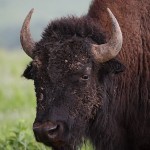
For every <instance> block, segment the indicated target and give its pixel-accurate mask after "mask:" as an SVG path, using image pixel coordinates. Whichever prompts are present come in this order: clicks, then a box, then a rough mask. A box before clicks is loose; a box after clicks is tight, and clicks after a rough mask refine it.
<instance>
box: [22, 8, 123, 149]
mask: <svg viewBox="0 0 150 150" xmlns="http://www.w3.org/2000/svg"><path fill="white" fill-rule="evenodd" d="M32 13H33V10H31V11H30V12H29V14H28V15H27V17H26V19H25V21H24V24H23V27H22V30H21V44H22V47H23V49H24V51H25V52H26V54H27V55H28V56H30V57H31V58H32V59H33V61H32V62H31V63H30V65H29V66H28V67H27V69H26V70H25V71H24V76H25V77H26V78H27V79H33V80H34V85H35V92H36V97H37V114H36V119H35V122H34V124H33V131H34V134H35V138H36V140H37V141H39V142H43V143H44V144H46V145H48V146H52V147H53V148H54V149H55V150H64V149H65V150H67V149H68V150H74V149H77V147H78V146H80V145H81V143H82V142H83V140H84V139H85V138H88V134H89V130H90V128H89V127H90V123H91V122H92V121H93V120H94V118H95V116H96V114H97V112H98V111H99V110H100V109H101V107H103V102H104V100H105V99H106V98H107V89H106V86H107V84H106V80H107V77H108V76H110V75H112V74H116V73H118V72H121V71H122V65H121V64H120V63H119V62H118V61H116V60H114V59H113V58H114V57H115V56H116V55H117V54H118V53H119V51H120V50H121V46H122V33H121V30H120V27H119V24H118V22H117V20H116V18H115V17H114V15H113V14H112V12H111V11H110V10H109V9H108V13H109V16H110V19H111V22H112V36H111V38H110V40H109V41H108V42H106V40H105V36H104V35H103V34H102V30H101V28H100V25H99V24H98V23H95V22H94V21H93V20H92V19H90V18H89V17H88V16H83V17H81V18H77V17H68V18H61V19H60V20H55V21H53V22H51V23H50V24H49V25H48V27H47V28H46V29H45V31H44V32H43V35H42V39H41V40H40V41H39V42H37V43H35V42H34V41H33V40H32V38H31V34H30V30H29V23H30V18H31V15H32ZM108 84H109V83H108Z"/></svg>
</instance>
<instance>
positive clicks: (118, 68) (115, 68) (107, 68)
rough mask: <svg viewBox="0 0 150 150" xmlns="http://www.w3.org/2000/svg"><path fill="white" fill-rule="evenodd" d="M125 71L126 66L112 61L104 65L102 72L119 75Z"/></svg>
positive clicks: (114, 60)
mask: <svg viewBox="0 0 150 150" xmlns="http://www.w3.org/2000/svg"><path fill="white" fill-rule="evenodd" d="M124 70H125V66H124V65H123V64H122V63H121V62H119V61H118V60H116V59H112V60H110V61H108V62H106V63H104V64H102V66H101V69H100V72H103V73H104V74H105V75H107V74H110V73H111V74H118V73H120V72H123V71H124Z"/></svg>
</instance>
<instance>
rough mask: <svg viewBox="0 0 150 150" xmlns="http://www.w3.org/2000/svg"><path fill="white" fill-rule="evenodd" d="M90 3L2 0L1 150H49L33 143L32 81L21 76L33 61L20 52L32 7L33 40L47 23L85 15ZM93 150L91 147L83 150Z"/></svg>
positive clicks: (87, 146) (0, 70) (0, 25)
mask: <svg viewBox="0 0 150 150" xmlns="http://www.w3.org/2000/svg"><path fill="white" fill-rule="evenodd" d="M90 2H91V0H61V1H60V0H0V150H46V149H48V148H46V147H45V146H43V145H42V144H38V143H37V142H35V140H34V136H33V133H32V123H33V121H34V118H35V113H36V100H35V94H34V86H33V81H30V80H26V79H24V78H23V77H21V75H22V73H23V71H24V69H25V68H26V65H27V64H28V63H29V62H30V61H31V59H30V58H29V57H27V56H26V55H25V53H24V52H23V50H22V49H21V45H20V41H19V34H20V33H19V32H20V29H21V26H22V23H23V20H24V18H25V16H26V15H27V13H28V12H29V10H30V9H31V8H35V12H34V14H33V17H32V21H31V32H32V35H33V38H34V39H35V40H36V41H38V40H39V39H40V35H41V33H42V31H43V29H44V27H46V26H47V24H48V23H49V22H50V21H51V20H53V19H56V18H59V17H61V16H67V15H76V16H80V15H84V14H86V12H87V11H88V7H89V4H90ZM84 149H86V150H90V149H91V148H90V146H89V144H87V145H84V146H83V148H82V150H84Z"/></svg>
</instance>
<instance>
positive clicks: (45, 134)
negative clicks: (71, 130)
mask: <svg viewBox="0 0 150 150" xmlns="http://www.w3.org/2000/svg"><path fill="white" fill-rule="evenodd" d="M33 131H34V134H35V138H36V140H37V141H38V142H46V141H47V142H55V141H58V140H61V137H62V135H63V133H64V124H63V123H62V122H57V123H52V122H45V123H42V124H34V125H33Z"/></svg>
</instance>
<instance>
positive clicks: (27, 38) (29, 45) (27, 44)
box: [20, 9, 35, 58]
mask: <svg viewBox="0 0 150 150" xmlns="http://www.w3.org/2000/svg"><path fill="white" fill-rule="evenodd" d="M33 11H34V9H31V11H30V12H29V13H28V15H27V16H26V18H25V20H24V23H23V25H22V29H21V32H20V41H21V45H22V48H23V50H24V51H25V53H26V54H27V55H28V56H29V57H31V58H33V49H34V47H35V42H34V41H33V39H32V37H31V33H30V19H31V16H32V13H33Z"/></svg>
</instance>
